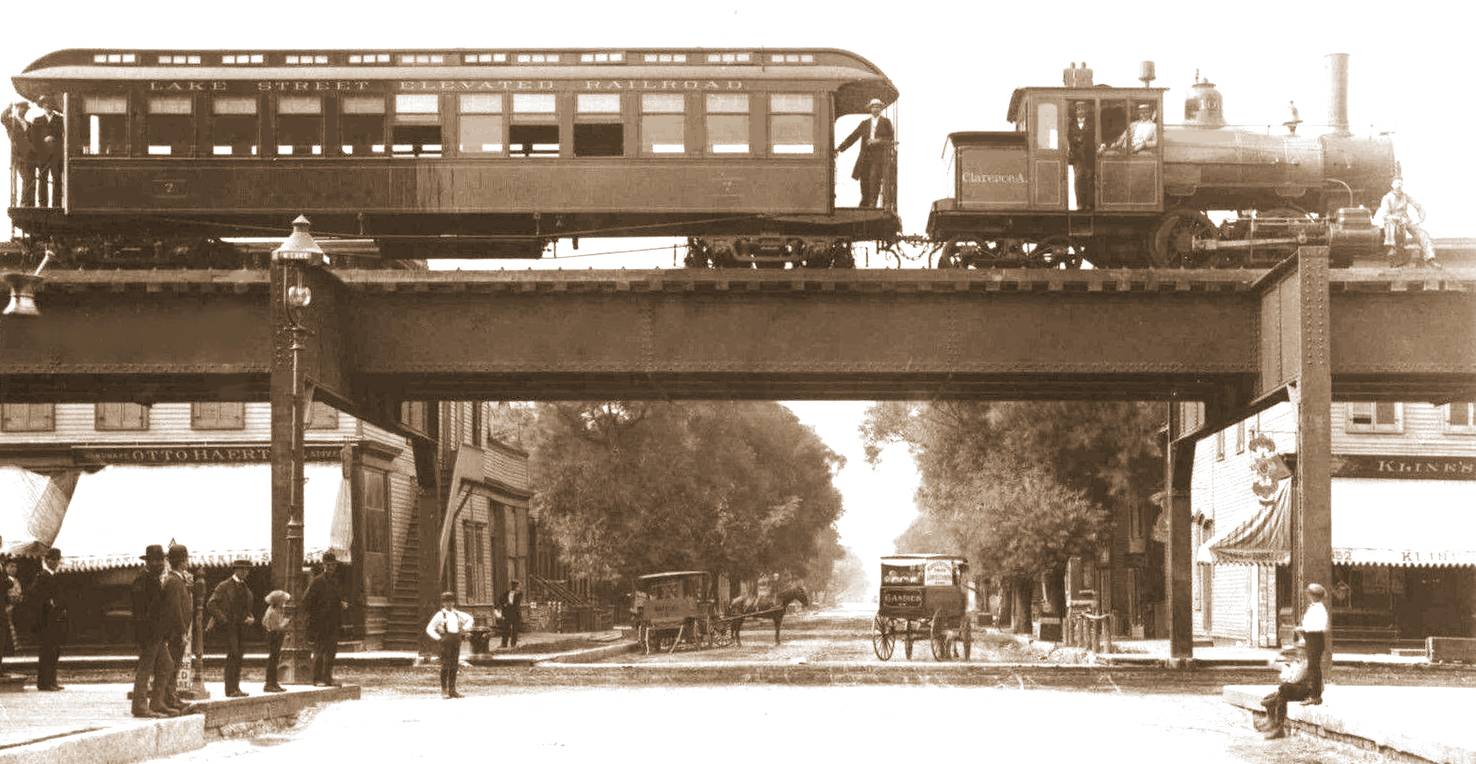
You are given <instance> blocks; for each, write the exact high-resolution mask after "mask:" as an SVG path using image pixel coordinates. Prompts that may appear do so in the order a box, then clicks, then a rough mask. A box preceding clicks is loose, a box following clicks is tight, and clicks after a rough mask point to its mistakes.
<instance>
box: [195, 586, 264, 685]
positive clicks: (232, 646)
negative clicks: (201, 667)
mask: <svg viewBox="0 0 1476 764" xmlns="http://www.w3.org/2000/svg"><path fill="white" fill-rule="evenodd" d="M231 567H232V568H233V570H232V572H231V577H230V578H227V579H226V580H224V581H221V582H220V584H219V585H217V586H216V587H215V591H213V592H211V593H210V599H208V600H206V601H205V609H206V610H208V611H209V612H210V617H211V618H214V619H215V622H216V623H218V624H220V626H221V628H223V629H225V634H226V662H225V691H226V697H228V698H244V697H246V693H244V692H241V658H242V657H243V656H245V654H246V651H245V648H244V647H243V646H242V642H243V641H244V639H245V636H246V634H245V632H246V627H247V626H250V625H251V624H253V623H256V619H255V618H253V617H252V616H251V603H252V602H253V601H254V598H253V597H252V595H251V587H249V586H247V585H246V574H247V573H248V572H250V570H251V561H250V560H236V561H235V562H234V563H232V565H231Z"/></svg>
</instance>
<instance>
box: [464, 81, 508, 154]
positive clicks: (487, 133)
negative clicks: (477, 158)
mask: <svg viewBox="0 0 1476 764" xmlns="http://www.w3.org/2000/svg"><path fill="white" fill-rule="evenodd" d="M502 109H503V96H501V95H464V96H460V97H458V98H457V111H458V112H459V113H460V114H461V124H460V131H459V134H460V140H459V142H458V143H457V151H458V152H459V153H461V154H471V155H483V156H490V155H500V154H501V153H502V147H503V141H502V128H503V117H502Z"/></svg>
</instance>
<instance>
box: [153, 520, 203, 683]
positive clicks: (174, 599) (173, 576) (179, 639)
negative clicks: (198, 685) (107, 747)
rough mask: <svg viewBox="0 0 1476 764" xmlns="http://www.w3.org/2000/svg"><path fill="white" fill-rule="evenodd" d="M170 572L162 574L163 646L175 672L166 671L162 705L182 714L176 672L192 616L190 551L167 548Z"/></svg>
mask: <svg viewBox="0 0 1476 764" xmlns="http://www.w3.org/2000/svg"><path fill="white" fill-rule="evenodd" d="M166 557H167V559H168V560H169V570H168V571H166V572H165V573H164V583H163V591H164V604H163V614H162V617H161V620H162V622H163V636H164V647H165V649H166V650H168V651H169V660H171V661H173V663H174V667H175V669H176V670H175V671H171V672H169V681H168V682H167V683H165V685H164V705H166V706H168V707H169V708H172V709H174V710H176V711H183V710H184V709H185V707H186V705H187V704H186V703H185V702H184V701H182V700H180V698H179V671H178V670H177V669H178V668H179V667H180V666H181V665H182V663H183V661H185V660H188V659H187V658H186V657H185V649H186V648H187V645H186V644H185V635H186V634H188V633H189V631H190V626H191V624H192V623H193V621H194V617H195V595H194V591H193V590H194V582H193V581H192V580H191V579H190V578H189V573H188V572H187V569H188V568H189V565H190V551H189V550H188V549H186V548H185V546H184V545H183V544H173V545H171V546H170V547H169V554H168V555H167V556H166Z"/></svg>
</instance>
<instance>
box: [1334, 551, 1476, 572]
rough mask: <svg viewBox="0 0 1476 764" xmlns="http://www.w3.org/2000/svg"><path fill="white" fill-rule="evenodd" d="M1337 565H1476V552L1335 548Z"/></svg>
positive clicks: (1335, 562)
mask: <svg viewBox="0 0 1476 764" xmlns="http://www.w3.org/2000/svg"><path fill="white" fill-rule="evenodd" d="M1332 561H1333V564H1335V565H1434V566H1462V567H1464V566H1467V565H1476V551H1469V550H1467V551H1463V550H1453V551H1450V550H1446V551H1441V550H1437V551H1431V550H1428V549H1423V550H1422V549H1344V548H1338V547H1334V548H1333V550H1332Z"/></svg>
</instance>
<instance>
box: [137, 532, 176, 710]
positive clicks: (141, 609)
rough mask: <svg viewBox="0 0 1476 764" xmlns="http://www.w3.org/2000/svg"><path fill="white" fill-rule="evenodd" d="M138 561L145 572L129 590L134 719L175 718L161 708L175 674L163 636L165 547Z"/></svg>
mask: <svg viewBox="0 0 1476 764" xmlns="http://www.w3.org/2000/svg"><path fill="white" fill-rule="evenodd" d="M140 559H142V560H143V561H144V569H143V570H142V571H140V572H139V574H138V576H136V577H135V578H134V579H133V586H132V587H131V588H130V589H129V594H130V595H131V599H132V601H133V640H134V642H136V643H137V644H138V665H137V666H136V667H135V668H134V671H133V696H132V700H133V715H134V716H136V717H139V718H141V719H159V718H162V717H166V716H178V715H179V712H178V711H176V710H174V709H172V708H169V707H168V706H166V705H164V694H165V688H167V687H168V686H169V675H170V674H172V673H174V662H173V661H171V660H169V650H168V648H167V647H166V646H165V635H164V630H165V626H164V620H165V616H164V610H165V603H164V586H163V578H164V547H162V546H160V545H158V544H150V545H149V547H148V549H147V550H145V551H144V554H143V557H141V558H140Z"/></svg>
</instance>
